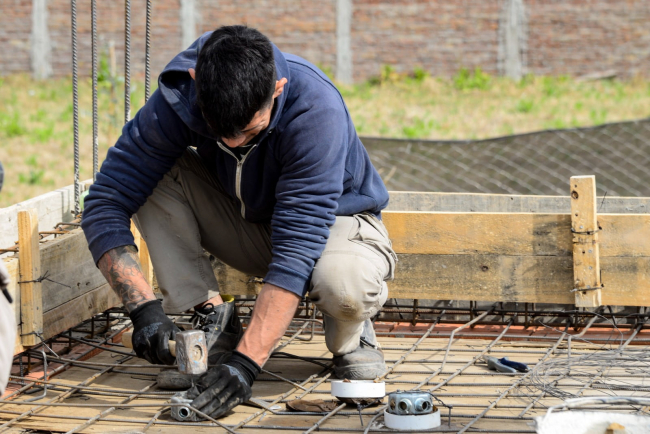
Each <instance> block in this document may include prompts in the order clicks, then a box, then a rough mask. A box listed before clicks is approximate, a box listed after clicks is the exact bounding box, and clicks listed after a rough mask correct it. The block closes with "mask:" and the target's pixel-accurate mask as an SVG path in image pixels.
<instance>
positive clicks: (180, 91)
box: [83, 26, 396, 417]
mask: <svg viewBox="0 0 650 434" xmlns="http://www.w3.org/2000/svg"><path fill="white" fill-rule="evenodd" d="M193 147H195V148H196V150H195V149H194V148H193ZM387 202H388V193H387V191H386V188H385V187H384V185H383V183H382V181H381V178H380V177H379V175H378V173H377V172H376V170H375V169H374V168H373V167H372V164H371V163H370V160H369V158H368V155H367V153H366V151H365V149H364V148H363V145H362V144H361V142H360V141H359V138H358V137H357V134H356V131H355V129H354V125H353V124H352V120H351V118H350V115H349V113H348V111H347V109H346V107H345V104H344V103H343V99H342V98H341V95H340V94H339V93H338V91H337V90H336V88H335V87H334V85H333V84H332V83H331V82H330V81H329V80H328V79H327V77H326V76H325V75H324V74H323V73H322V72H321V71H320V70H318V68H316V67H315V66H314V65H312V64H310V63H309V62H307V61H305V60H304V59H301V58H299V57H297V56H293V55H290V54H284V53H282V52H280V51H279V50H278V49H277V47H275V46H274V45H272V44H271V43H270V41H269V40H268V39H267V38H266V37H265V36H264V35H262V34H261V33H259V32H258V31H257V30H254V29H251V28H248V27H245V26H229V27H221V28H219V29H217V30H216V31H214V32H211V33H206V34H205V35H203V36H202V37H201V38H199V40H197V41H196V42H195V43H194V44H193V45H192V46H191V47H190V48H189V49H187V50H186V51H183V52H182V53H180V54H179V55H178V56H176V58H175V59H174V60H173V61H172V62H171V63H170V64H169V65H168V66H167V67H166V68H165V70H164V71H163V73H162V74H161V75H160V78H159V89H158V90H157V91H156V92H155V93H154V94H153V95H152V97H151V99H150V100H149V102H148V103H147V104H146V105H145V107H144V108H143V109H142V110H140V111H139V112H138V114H137V115H136V116H135V118H134V119H133V120H132V121H131V122H129V123H128V124H127V125H126V126H125V127H124V130H123V132H122V137H121V138H120V139H119V140H118V142H117V144H116V145H115V147H113V148H111V149H110V150H109V152H108V156H107V158H106V161H105V162H104V163H103V165H102V168H101V172H100V173H99V174H98V176H97V181H96V182H95V184H94V185H93V186H92V187H91V189H90V193H89V195H88V197H87V199H86V202H85V207H86V211H85V212H84V217H83V228H84V231H85V233H86V237H87V239H88V244H89V247H90V250H91V252H92V254H93V256H94V258H95V261H97V264H98V266H99V268H100V270H101V271H102V272H103V273H104V275H105V276H106V279H107V280H108V282H109V283H110V285H111V286H112V287H113V288H114V289H115V290H116V291H117V292H118V294H120V295H121V297H122V300H123V301H124V305H125V307H126V309H127V310H128V311H129V312H130V317H131V319H132V321H133V325H134V332H133V343H134V349H135V351H136V353H137V354H138V355H140V356H142V357H144V358H146V359H147V360H149V361H150V362H152V363H165V364H171V363H173V362H174V359H173V357H172V356H171V354H170V353H169V350H168V348H169V347H168V340H169V339H170V338H173V337H174V334H175V333H176V332H177V331H178V329H177V328H176V326H175V325H174V324H173V323H172V322H171V320H169V318H168V317H167V316H166V315H165V313H164V311H163V308H162V306H161V304H160V302H158V301H156V300H155V297H154V294H153V292H152V291H151V288H150V287H149V285H148V284H147V283H146V281H145V280H144V278H143V276H142V273H141V270H140V266H139V263H138V259H137V255H136V250H135V248H134V247H133V238H132V236H131V233H130V231H129V219H130V218H131V216H132V215H133V214H134V213H136V212H137V215H136V216H134V221H135V222H136V225H137V226H138V227H139V229H140V231H141V232H142V234H143V237H144V239H145V240H146V242H147V244H148V246H149V250H150V253H151V260H152V262H153V266H154V269H155V270H156V276H157V279H158V283H159V286H160V288H161V291H162V293H163V296H164V303H163V304H164V308H165V310H166V311H168V312H180V311H186V310H188V309H190V308H192V307H194V311H195V316H194V318H193V323H194V325H195V327H196V328H202V329H203V330H204V331H205V332H206V337H207V343H208V346H209V354H210V363H211V364H217V365H218V366H217V367H215V368H211V369H210V370H209V371H208V373H206V374H205V375H204V376H203V377H202V378H201V379H200V380H198V383H197V386H196V387H195V388H193V389H192V390H190V392H189V395H190V396H191V397H193V398H194V397H196V399H195V400H194V402H193V405H194V406H195V407H196V408H199V409H201V410H202V411H203V412H205V413H207V414H210V415H212V416H213V417H218V416H220V415H222V414H223V413H225V412H226V411H228V410H229V409H231V408H232V407H234V406H235V405H237V404H239V403H241V402H244V401H245V400H247V399H248V398H250V396H251V385H252V383H253V381H254V380H255V378H256V377H257V375H258V374H259V373H260V370H261V368H260V367H261V366H262V365H264V363H265V362H266V360H267V359H268V358H269V355H270V353H271V351H272V350H273V348H274V347H275V346H276V344H277V342H278V341H279V340H280V338H281V337H282V336H283V335H284V333H285V331H286V329H287V327H288V325H289V323H290V322H291V318H292V317H293V314H294V312H295V310H296V308H297V306H298V303H299V301H300V299H301V297H303V296H304V295H305V294H306V293H307V292H309V297H310V299H311V300H312V301H313V302H314V303H315V304H316V306H317V307H318V308H319V309H320V311H321V312H323V314H324V316H325V335H326V336H325V338H326V343H327V347H328V348H329V350H330V351H331V352H332V353H333V354H334V365H335V370H336V374H337V375H338V376H339V377H343V378H352V379H362V378H375V377H376V376H378V375H381V374H382V373H383V372H384V371H385V363H384V358H383V353H382V352H381V350H380V349H379V347H378V345H377V341H376V338H375V334H374V331H373V328H372V323H371V321H370V318H372V317H373V316H374V315H375V314H376V313H377V312H378V310H379V309H380V308H381V306H382V305H383V304H384V302H385V301H386V297H387V288H386V284H385V280H388V279H391V278H392V276H393V270H394V266H395V261H396V257H395V254H394V252H393V251H392V249H391V245H390V241H389V239H388V234H387V233H386V230H385V228H384V227H383V225H382V223H381V221H380V219H379V218H380V212H381V210H382V209H383V208H384V207H385V206H386V204H387ZM204 249H205V251H207V252H209V253H210V254H212V255H214V256H215V257H217V258H218V259H220V260H221V261H223V262H225V263H226V264H228V265H230V266H232V267H234V268H236V269H238V270H241V271H243V272H245V273H249V274H252V275H257V276H264V286H263V288H262V290H261V293H260V294H259V296H258V298H257V301H256V303H255V308H254V311H253V314H252V318H251V321H250V324H249V325H248V328H247V330H246V333H242V328H241V324H240V322H239V319H238V318H237V317H236V316H235V313H234V307H233V302H232V300H231V299H230V298H226V297H223V298H222V297H221V295H220V293H219V288H218V285H217V281H216V279H215V277H214V273H213V271H212V268H211V265H210V260H209V257H208V256H207V255H206V254H205V253H204ZM223 290H224V291H226V292H227V291H228V288H223ZM242 335H243V336H242Z"/></svg>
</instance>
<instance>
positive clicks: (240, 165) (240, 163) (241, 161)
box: [217, 140, 257, 219]
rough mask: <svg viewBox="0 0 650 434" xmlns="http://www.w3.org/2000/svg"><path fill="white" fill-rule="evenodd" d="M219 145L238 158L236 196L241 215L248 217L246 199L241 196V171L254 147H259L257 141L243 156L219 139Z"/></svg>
mask: <svg viewBox="0 0 650 434" xmlns="http://www.w3.org/2000/svg"><path fill="white" fill-rule="evenodd" d="M217 145H219V147H220V148H221V149H223V150H224V151H225V152H226V153H228V154H230V155H232V157H233V158H234V159H235V160H237V170H236V171H235V196H237V199H239V203H240V204H241V211H240V212H241V216H242V218H244V219H245V218H246V205H244V199H242V197H241V172H242V168H243V166H244V162H245V161H246V158H247V157H248V156H249V155H250V154H251V152H253V149H255V148H256V147H257V143H256V144H254V145H253V146H251V148H250V149H249V150H248V152H247V153H246V154H245V155H244V156H243V157H242V158H241V159H239V158H237V156H236V155H235V154H233V153H232V151H231V150H230V149H228V148H227V147H226V146H225V145H223V144H222V143H221V142H220V141H218V140H217Z"/></svg>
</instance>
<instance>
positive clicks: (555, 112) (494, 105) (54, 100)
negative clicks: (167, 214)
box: [0, 61, 650, 207]
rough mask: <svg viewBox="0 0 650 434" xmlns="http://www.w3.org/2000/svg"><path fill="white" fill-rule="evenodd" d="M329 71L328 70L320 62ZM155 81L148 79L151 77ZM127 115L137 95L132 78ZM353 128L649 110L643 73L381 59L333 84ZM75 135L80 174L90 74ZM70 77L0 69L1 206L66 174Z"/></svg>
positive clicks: (105, 78)
mask: <svg viewBox="0 0 650 434" xmlns="http://www.w3.org/2000/svg"><path fill="white" fill-rule="evenodd" d="M105 63H106V62H104V61H103V63H102V64H101V65H100V83H99V97H100V101H99V113H100V118H99V120H100V130H99V147H100V159H103V157H104V156H105V155H106V151H107V150H108V147H109V146H110V145H112V144H114V142H115V140H117V138H118V137H119V134H120V130H121V124H122V121H123V117H124V113H123V107H124V101H123V96H122V92H123V80H122V79H120V78H119V77H112V76H111V75H110V73H109V72H108V66H107V65H106V64H105ZM326 72H330V73H331V71H326ZM154 82H155V80H154ZM132 89H133V92H132V94H131V103H132V114H135V113H136V111H137V110H138V109H139V107H140V106H141V105H142V103H143V102H144V86H143V83H142V81H139V80H134V81H133V83H132ZM339 89H340V90H341V93H342V95H343V97H344V98H345V101H346V104H347V105H348V108H349V110H350V113H351V115H352V118H353V119H354V123H355V125H356V127H357V131H358V132H359V134H361V135H370V136H385V137H401V138H423V139H481V138H487V137H494V136H500V135H509V134H517V133H525V132H530V131H535V130H541V129H547V128H570V127H579V126H589V125H598V124H602V123H606V122H615V121H622V120H629V119H639V118H645V117H649V116H650V81H648V80H644V79H640V78H636V79H631V80H627V81H620V80H602V81H582V82H580V81H576V80H574V79H572V78H570V77H565V76H561V77H536V76H531V75H528V76H525V77H524V78H523V79H522V80H521V81H520V82H514V81H512V80H509V79H507V78H501V77H494V76H490V75H489V74H486V73H485V72H483V71H481V70H480V69H474V70H468V69H462V70H460V71H459V72H458V73H457V74H456V75H455V76H454V77H451V78H436V77H431V76H429V74H427V73H426V71H424V70H423V69H421V68H416V69H415V70H414V71H412V72H411V73H409V74H401V73H398V72H396V70H395V69H394V68H393V67H390V66H385V67H384V68H382V70H381V71H380V73H379V74H378V75H377V77H375V78H373V79H371V80H368V81H367V82H364V83H359V84H355V85H351V86H345V85H339ZM79 95H80V108H79V119H80V126H79V127H80V128H79V138H80V139H79V143H80V148H81V151H80V153H81V171H80V176H81V178H82V179H87V178H90V177H92V173H91V170H92V112H91V86H90V80H89V79H82V80H81V82H80V91H79ZM72 151H73V145H72V85H71V81H70V78H62V79H55V80H49V81H46V82H36V81H33V80H32V79H31V78H29V77H28V76H27V75H13V76H6V77H0V161H2V163H3V164H4V166H5V186H4V188H3V191H2V192H1V193H0V207H4V206H8V205H10V204H13V203H16V202H19V201H22V200H25V199H28V198H30V197H34V196H36V195H38V194H42V193H45V192H47V191H51V190H53V189H55V188H59V187H63V186H65V185H68V184H71V183H72V173H73V157H72Z"/></svg>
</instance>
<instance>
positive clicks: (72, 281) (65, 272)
mask: <svg viewBox="0 0 650 434" xmlns="http://www.w3.org/2000/svg"><path fill="white" fill-rule="evenodd" d="M41 269H42V270H43V272H44V273H45V272H47V273H48V278H49V280H45V281H43V283H42V284H41V285H42V290H43V310H44V311H45V312H47V311H49V310H51V309H54V308H56V307H57V306H60V305H62V304H64V303H67V302H68V301H70V300H72V299H74V298H76V297H79V296H80V295H83V294H85V293H86V292H88V291H92V290H93V289H96V288H98V287H100V286H101V285H103V284H105V283H106V279H104V276H102V274H101V272H100V271H99V269H98V268H97V267H96V265H95V262H94V261H93V258H92V255H91V254H90V251H89V250H88V243H87V242H86V237H85V236H84V233H83V231H82V230H81V229H75V230H73V231H71V232H70V233H68V234H65V235H61V236H59V237H57V238H55V239H51V240H48V241H46V242H43V243H41Z"/></svg>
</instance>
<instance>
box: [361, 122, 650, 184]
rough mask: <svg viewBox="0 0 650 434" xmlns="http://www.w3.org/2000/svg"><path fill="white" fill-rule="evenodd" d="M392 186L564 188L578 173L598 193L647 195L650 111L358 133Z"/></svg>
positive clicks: (649, 155) (649, 161)
mask: <svg viewBox="0 0 650 434" xmlns="http://www.w3.org/2000/svg"><path fill="white" fill-rule="evenodd" d="M362 141H363V143H364V145H365V146H366V148H367V149H368V152H369V154H370V158H371V159H372V162H373V164H374V165H375V167H377V169H378V170H379V172H380V174H381V176H382V178H383V179H384V182H385V183H386V185H387V187H388V189H389V190H404V191H438V192H470V193H503V194H534V195H567V182H568V180H569V178H570V177H571V176H575V175H596V182H597V186H598V194H599V195H603V194H605V193H606V194H607V195H608V196H650V118H647V119H643V120H638V121H632V122H620V123H612V124H606V125H601V126H597V127H589V128H576V129H567V130H549V131H540V132H534V133H529V134H521V135H515V136H507V137H499V138H495V139H486V140H467V141H436V140H409V139H383V138H372V137H363V138H362Z"/></svg>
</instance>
